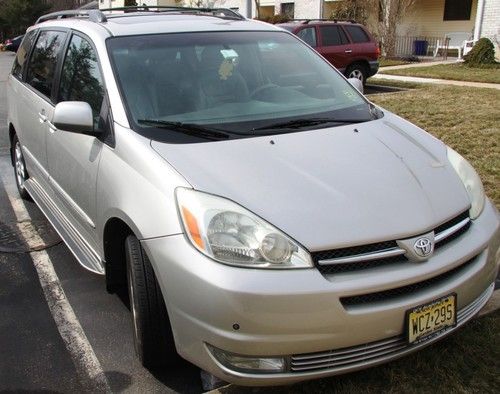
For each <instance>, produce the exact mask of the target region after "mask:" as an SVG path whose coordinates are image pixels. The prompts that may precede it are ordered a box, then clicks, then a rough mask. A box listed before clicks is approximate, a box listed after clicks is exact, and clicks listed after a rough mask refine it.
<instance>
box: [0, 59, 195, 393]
mask: <svg viewBox="0 0 500 394" xmlns="http://www.w3.org/2000/svg"><path fill="white" fill-rule="evenodd" d="M12 61H13V55H12V54H10V53H3V52H0V171H1V172H2V177H0V237H1V236H2V235H4V236H5V234H6V233H8V232H9V230H12V229H15V228H16V225H17V220H16V216H15V214H14V211H13V209H12V206H11V202H10V201H9V198H8V194H7V192H6V189H13V185H14V176H13V172H12V170H11V167H10V163H9V156H8V146H9V145H8V132H7V128H6V112H7V111H6V97H5V94H6V93H5V90H6V89H5V85H6V84H5V81H6V78H7V74H8V72H9V70H10V68H11V64H12ZM2 178H6V179H7V180H6V181H5V179H4V180H3V181H2ZM4 183H6V184H4ZM25 205H26V209H27V210H28V212H29V215H30V217H31V219H32V220H33V222H36V223H38V224H40V226H41V227H42V228H44V226H43V223H44V221H45V219H44V216H43V214H42V213H41V212H40V211H39V209H38V208H37V207H36V206H35V205H34V204H33V203H26V204H25ZM46 226H48V225H46ZM47 232H49V231H47ZM14 235H15V234H14ZM51 237H52V238H53V236H49V238H51ZM11 238H12V240H10V241H11V244H12V245H13V246H14V249H15V248H18V247H20V248H21V249H22V242H21V241H20V240H19V239H16V237H15V236H13V237H11ZM3 241H4V242H3V245H4V246H5V244H6V242H5V239H4V240H3ZM51 244H54V242H51ZM0 246H1V245H0ZM24 246H25V247H26V245H24ZM46 251H47V254H48V255H49V257H50V260H51V261H52V263H53V265H54V268H55V271H56V273H57V276H58V277H59V280H60V282H61V285H62V287H63V289H64V293H65V294H66V297H67V299H68V301H69V303H70V304H71V306H72V308H73V310H74V313H75V315H76V317H77V319H78V320H79V322H80V324H81V326H82V328H83V331H84V332H85V334H86V337H87V338H88V341H89V343H90V345H91V347H92V349H93V351H94V353H95V355H96V356H97V359H98V360H99V362H100V364H101V366H102V369H103V371H104V373H105V376H106V378H107V381H108V383H109V387H110V388H111V390H112V391H113V392H180V393H197V392H201V391H202V390H201V382H200V375H199V370H198V369H197V368H195V367H194V366H192V365H191V364H188V363H187V362H186V363H184V364H182V365H180V366H179V367H178V368H176V369H175V370H169V371H163V372H158V373H156V374H155V375H153V374H152V373H150V372H149V371H147V370H146V369H144V368H142V366H141V365H140V363H139V362H138V361H137V358H136V357H135V354H134V348H133V343H132V326H131V321H130V316H129V311H128V309H127V307H126V306H125V305H124V303H123V302H122V301H121V300H120V299H119V298H118V297H117V296H116V295H110V294H107V292H106V290H105V287H104V280H103V277H101V276H98V275H95V274H92V273H90V272H88V271H87V270H85V269H83V268H81V267H80V265H79V264H78V263H77V261H76V260H75V258H74V257H73V255H72V254H71V252H70V251H69V250H68V249H67V248H66V246H65V245H64V244H62V243H56V245H54V246H52V247H50V248H49V249H47V250H46ZM0 354H1V357H0V392H3V391H14V392H18V391H24V390H29V391H51V392H63V393H68V392H84V391H87V392H91V391H93V388H92V387H87V386H85V385H84V384H82V383H81V379H79V375H78V371H77V369H76V368H75V366H74V363H73V361H72V358H71V356H70V354H69V353H68V351H67V348H66V346H65V344H64V342H63V340H62V338H61V335H60V334H59V331H58V328H57V326H56V323H55V322H54V319H53V317H52V315H51V312H50V310H49V307H48V305H47V302H46V300H45V297H44V293H43V290H42V287H41V285H40V281H39V279H38V275H37V271H36V270H35V268H34V264H33V261H32V258H31V257H30V254H28V253H1V252H0Z"/></svg>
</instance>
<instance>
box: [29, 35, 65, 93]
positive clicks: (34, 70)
mask: <svg viewBox="0 0 500 394" xmlns="http://www.w3.org/2000/svg"><path fill="white" fill-rule="evenodd" d="M65 37H66V33H62V32H59V31H42V32H41V33H40V35H39V36H38V40H37V42H36V45H35V49H34V50H33V54H32V55H31V58H30V62H29V64H28V73H27V76H26V82H28V83H29V84H30V85H31V86H33V87H34V88H35V89H36V90H38V91H39V92H40V93H42V94H44V95H45V96H47V97H50V93H51V91H52V85H53V83H54V75H55V70H56V64H57V59H58V57H59V54H60V52H61V50H62V47H63V45H64V39H65Z"/></svg>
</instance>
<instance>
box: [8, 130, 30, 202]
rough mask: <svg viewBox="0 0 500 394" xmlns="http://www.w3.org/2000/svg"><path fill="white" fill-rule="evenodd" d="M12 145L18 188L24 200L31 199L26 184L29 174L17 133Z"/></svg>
mask: <svg viewBox="0 0 500 394" xmlns="http://www.w3.org/2000/svg"><path fill="white" fill-rule="evenodd" d="M12 147H13V148H12V159H13V162H14V175H15V177H16V185H17V190H18V191H19V195H20V196H21V198H22V199H23V200H31V197H30V195H29V193H28V192H27V191H26V187H25V186H24V183H25V182H26V181H27V180H28V178H29V175H28V171H27V170H26V163H25V161H24V156H23V150H22V149H21V143H20V142H19V139H18V138H17V135H14V138H13V140H12Z"/></svg>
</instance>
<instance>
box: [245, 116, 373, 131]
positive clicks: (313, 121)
mask: <svg viewBox="0 0 500 394" xmlns="http://www.w3.org/2000/svg"><path fill="white" fill-rule="evenodd" d="M370 120H373V119H335V118H304V119H294V120H289V121H288V122H280V123H274V124H270V125H268V126H263V127H257V128H254V129H252V130H253V131H258V130H273V129H299V128H301V127H308V126H317V125H320V124H326V123H362V122H368V121H370Z"/></svg>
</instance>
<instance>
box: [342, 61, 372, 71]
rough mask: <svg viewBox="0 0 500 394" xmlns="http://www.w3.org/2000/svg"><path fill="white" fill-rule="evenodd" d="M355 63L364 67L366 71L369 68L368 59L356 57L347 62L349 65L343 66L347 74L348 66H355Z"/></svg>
mask: <svg viewBox="0 0 500 394" xmlns="http://www.w3.org/2000/svg"><path fill="white" fill-rule="evenodd" d="M357 64H359V65H362V66H363V67H364V68H365V70H366V72H367V73H368V71H369V70H370V63H368V60H366V59H357V60H354V61H353V62H351V63H349V65H348V66H347V67H346V68H345V72H346V74H347V70H349V68H350V67H352V66H355V65H357Z"/></svg>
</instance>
